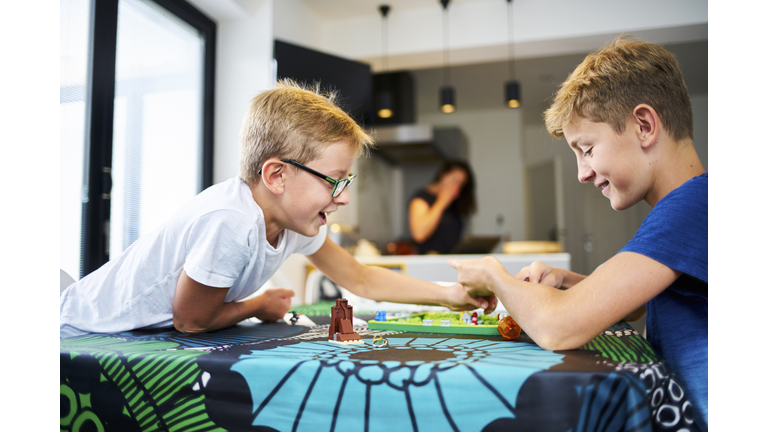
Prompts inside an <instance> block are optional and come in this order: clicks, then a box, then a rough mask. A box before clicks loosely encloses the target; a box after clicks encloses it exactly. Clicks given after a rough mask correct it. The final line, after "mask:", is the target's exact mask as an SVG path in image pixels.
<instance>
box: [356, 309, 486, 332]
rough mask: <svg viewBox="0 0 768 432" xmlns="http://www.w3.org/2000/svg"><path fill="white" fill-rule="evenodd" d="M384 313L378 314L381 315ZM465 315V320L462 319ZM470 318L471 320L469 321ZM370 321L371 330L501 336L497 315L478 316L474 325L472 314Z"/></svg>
mask: <svg viewBox="0 0 768 432" xmlns="http://www.w3.org/2000/svg"><path fill="white" fill-rule="evenodd" d="M380 313H382V312H378V313H377V315H379V314H380ZM462 315H464V319H462ZM468 316H469V319H468ZM378 318H379V319H378V320H370V321H368V328H369V329H371V330H395V331H407V332H418V333H449V334H468V335H499V331H498V325H499V319H498V317H497V316H496V315H485V314H477V317H476V321H477V324H472V322H471V314H468V313H464V314H461V313H458V312H456V313H454V312H419V313H407V314H400V315H397V314H395V315H394V316H391V317H387V318H386V321H382V320H381V317H380V316H379V317H378Z"/></svg>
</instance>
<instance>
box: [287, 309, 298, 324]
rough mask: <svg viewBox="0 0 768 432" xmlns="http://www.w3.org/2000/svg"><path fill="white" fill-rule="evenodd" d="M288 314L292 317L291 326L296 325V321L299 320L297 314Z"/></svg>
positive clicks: (292, 312) (291, 312)
mask: <svg viewBox="0 0 768 432" xmlns="http://www.w3.org/2000/svg"><path fill="white" fill-rule="evenodd" d="M288 313H290V314H293V316H292V317H291V325H296V321H298V320H299V314H297V313H296V312H294V311H290V312H288Z"/></svg>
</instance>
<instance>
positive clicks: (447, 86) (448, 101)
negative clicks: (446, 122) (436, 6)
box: [440, 0, 456, 114]
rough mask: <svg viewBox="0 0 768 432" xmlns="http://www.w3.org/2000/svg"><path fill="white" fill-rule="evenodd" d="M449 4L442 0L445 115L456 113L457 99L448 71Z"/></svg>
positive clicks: (441, 101)
mask: <svg viewBox="0 0 768 432" xmlns="http://www.w3.org/2000/svg"><path fill="white" fill-rule="evenodd" d="M448 3H450V0H440V4H441V5H443V86H442V87H441V88H440V111H442V112H443V113H445V114H450V113H452V112H454V111H456V98H455V96H454V92H453V87H451V79H450V78H451V77H450V72H449V70H448V63H449V59H448Z"/></svg>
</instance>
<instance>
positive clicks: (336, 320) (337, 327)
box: [328, 299, 363, 343]
mask: <svg viewBox="0 0 768 432" xmlns="http://www.w3.org/2000/svg"><path fill="white" fill-rule="evenodd" d="M328 340H329V341H331V342H341V343H362V342H363V340H362V339H361V338H360V335H359V334H357V332H356V331H354V330H353V329H352V306H350V305H349V304H348V303H347V299H337V300H336V306H331V326H330V327H329V329H328Z"/></svg>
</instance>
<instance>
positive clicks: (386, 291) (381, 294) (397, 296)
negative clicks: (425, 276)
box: [345, 267, 447, 306]
mask: <svg viewBox="0 0 768 432" xmlns="http://www.w3.org/2000/svg"><path fill="white" fill-rule="evenodd" d="M365 272H370V273H369V274H368V275H366V276H365V277H363V278H362V279H361V283H360V285H359V286H357V287H349V288H347V289H349V290H350V291H352V292H353V293H355V294H356V295H359V296H361V297H365V298H369V299H371V300H376V301H388V302H392V303H410V304H420V305H432V306H445V305H446V304H447V299H446V297H445V296H446V293H445V290H444V289H442V287H440V286H439V285H436V284H433V283H430V282H425V281H421V280H418V279H413V278H409V277H406V276H403V275H401V274H399V273H396V272H394V271H392V270H388V269H385V268H381V267H365ZM345 288H346V287H345Z"/></svg>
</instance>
